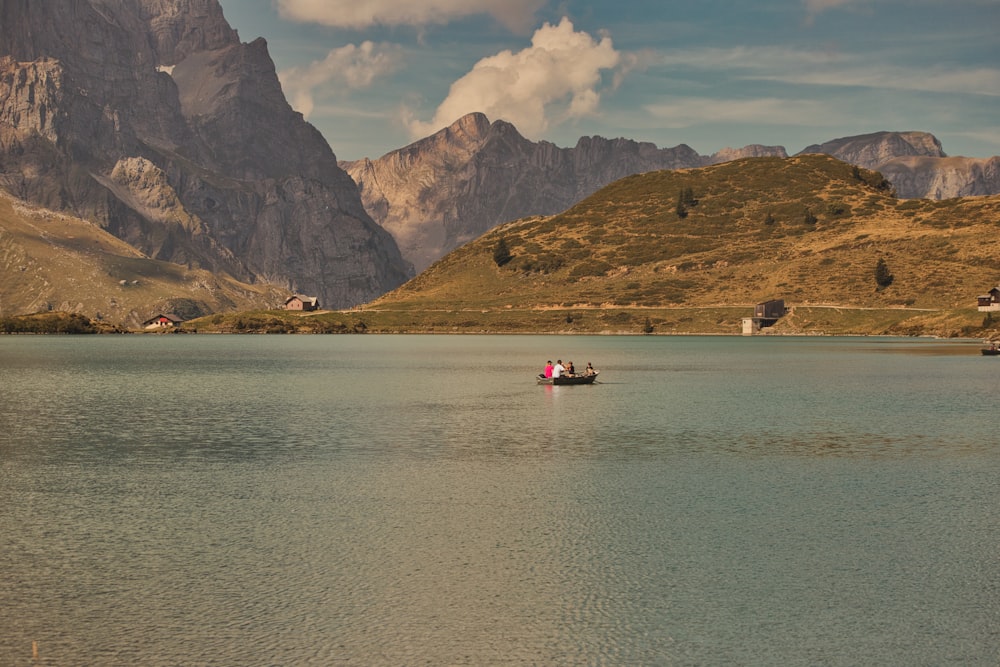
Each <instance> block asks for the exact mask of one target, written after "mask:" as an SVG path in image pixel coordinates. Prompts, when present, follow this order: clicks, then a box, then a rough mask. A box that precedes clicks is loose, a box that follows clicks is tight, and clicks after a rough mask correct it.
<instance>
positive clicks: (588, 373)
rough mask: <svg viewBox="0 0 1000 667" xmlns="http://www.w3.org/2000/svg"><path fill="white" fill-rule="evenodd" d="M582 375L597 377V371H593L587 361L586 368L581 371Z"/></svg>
mask: <svg viewBox="0 0 1000 667" xmlns="http://www.w3.org/2000/svg"><path fill="white" fill-rule="evenodd" d="M583 374H584V375H597V371H595V370H594V367H593V366H592V365H591V364H590V362H589V361H588V362H587V367H586V368H585V369H584V370H583Z"/></svg>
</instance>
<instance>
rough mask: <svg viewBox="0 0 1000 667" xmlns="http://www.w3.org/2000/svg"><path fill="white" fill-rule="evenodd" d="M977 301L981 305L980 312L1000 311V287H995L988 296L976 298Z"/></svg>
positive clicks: (983, 295)
mask: <svg viewBox="0 0 1000 667" xmlns="http://www.w3.org/2000/svg"><path fill="white" fill-rule="evenodd" d="M976 301H977V302H978V303H979V311H980V312H983V313H991V312H995V311H1000V287H994V288H993V289H991V290H990V291H989V292H987V293H986V294H982V295H980V296H978V297H976Z"/></svg>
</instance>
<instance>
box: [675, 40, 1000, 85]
mask: <svg viewBox="0 0 1000 667" xmlns="http://www.w3.org/2000/svg"><path fill="white" fill-rule="evenodd" d="M894 60H898V58H893V57H888V56H886V57H874V56H873V55H872V54H850V53H846V52H843V51H840V52H830V51H823V50H817V51H803V50H795V49H782V48H778V47H756V48H747V47H734V48H731V49H711V48H709V49H699V50H684V51H680V50H678V51H665V52H662V53H660V55H659V57H658V58H657V59H656V62H657V64H658V65H659V66H665V67H672V68H690V69H695V70H703V71H709V72H724V73H725V74H726V75H727V76H729V77H732V78H734V79H742V80H744V81H772V82H777V83H784V84H790V85H810V86H824V87H857V88H877V89H883V90H903V91H913V92H930V93H958V94H966V95H987V96H997V95H1000V68H989V67H967V68H962V67H960V66H952V67H945V66H938V67H905V66H900V65H895V64H892V62H893V61H894Z"/></svg>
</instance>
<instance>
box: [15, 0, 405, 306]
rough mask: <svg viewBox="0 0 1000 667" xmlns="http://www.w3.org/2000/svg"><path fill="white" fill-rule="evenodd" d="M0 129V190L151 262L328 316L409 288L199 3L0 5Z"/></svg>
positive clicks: (376, 231) (334, 176) (265, 76)
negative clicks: (303, 299) (310, 298)
mask: <svg viewBox="0 0 1000 667" xmlns="http://www.w3.org/2000/svg"><path fill="white" fill-rule="evenodd" d="M0 121H2V122H0V187H4V189H6V190H8V191H10V192H11V193H12V194H15V195H16V196H18V197H21V198H23V199H26V200H29V201H31V202H33V203H36V204H39V205H42V206H45V207H47V208H51V209H55V210H65V211H69V212H72V213H73V214H75V215H78V216H80V217H83V218H86V219H90V220H94V221H95V222H98V223H99V224H101V225H102V226H103V227H105V228H106V229H108V230H109V231H111V232H112V233H114V234H115V235H116V236H119V237H120V238H122V239H125V240H127V241H128V242H129V243H131V244H132V245H134V246H135V247H137V248H139V249H140V250H142V251H143V252H145V253H147V254H149V255H150V256H152V257H154V258H157V259H164V260H168V261H175V262H179V263H186V264H189V265H195V266H200V267H203V268H208V269H212V270H217V271H226V272H228V273H230V274H232V275H233V276H235V277H237V278H240V279H242V280H251V281H253V280H264V281H268V282H272V283H275V284H278V285H281V286H283V287H286V288H288V289H289V290H294V291H299V292H304V293H308V294H312V295H316V296H318V297H319V298H320V301H321V303H322V304H323V305H324V306H329V307H346V306H350V305H354V304H357V303H361V302H363V301H367V300H370V299H372V298H374V297H376V296H378V295H380V294H382V293H384V292H386V291H388V290H389V289H392V288H393V287H395V286H397V285H399V284H401V283H402V282H403V281H405V280H406V279H407V278H408V277H409V276H410V275H412V268H411V267H410V266H409V265H408V264H407V263H406V262H405V261H404V260H403V259H402V257H401V255H400V253H399V250H398V247H397V246H396V244H395V242H394V240H393V239H392V237H391V236H390V235H389V234H388V233H387V232H386V231H385V230H384V229H382V228H381V227H379V226H378V225H377V224H375V223H374V222H373V221H372V220H371V218H370V217H369V216H368V214H367V213H366V212H365V210H364V207H363V206H362V204H361V200H360V196H359V193H358V189H357V187H356V185H355V184H354V182H353V181H352V180H351V179H350V177H349V176H347V175H346V174H345V173H344V172H343V171H342V170H341V169H340V168H339V167H338V165H337V160H336V156H335V155H334V154H333V151H332V150H330V147H329V146H328V145H327V143H326V142H325V140H324V139H323V138H322V136H321V135H320V134H319V132H317V131H316V130H315V128H313V127H312V126H311V125H309V124H308V123H306V122H305V121H304V120H303V118H302V116H301V115H300V114H298V113H296V112H295V111H294V110H292V108H291V107H290V106H289V105H288V103H287V102H286V100H285V98H284V96H283V94H282V92H281V87H280V84H279V83H278V79H277V75H276V73H275V71H274V64H273V62H272V61H271V59H270V56H269V55H268V52H267V45H266V43H265V42H264V40H263V39H258V40H256V41H254V42H252V43H250V44H243V43H241V42H240V41H239V38H238V36H237V34H236V31H234V30H232V28H230V27H229V25H228V24H227V23H226V21H225V19H224V17H223V15H222V9H221V7H220V6H219V4H218V2H217V0H139V1H138V2H136V1H135V0H89V1H82V0H80V1H77V0H51V1H47V2H36V1H34V0H0ZM136 169H140V170H141V171H142V173H143V174H144V175H142V176H139V175H137V174H135V173H133V172H134V171H135V170H136ZM137 178H138V179H139V180H136V179H137ZM137 183H142V187H148V188H150V190H151V193H147V194H146V195H142V194H140V192H139V190H137V189H136V186H137ZM142 187H140V188H139V189H140V190H141V189H142ZM168 192H169V193H170V194H167V193H168ZM168 203H169V205H167V204H168ZM165 239H169V241H168V242H165Z"/></svg>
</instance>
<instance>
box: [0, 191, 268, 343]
mask: <svg viewBox="0 0 1000 667" xmlns="http://www.w3.org/2000/svg"><path fill="white" fill-rule="evenodd" d="M284 298H285V292H284V291H282V290H279V289H277V288H274V287H271V286H266V285H260V286H257V285H246V284H243V283H240V282H238V281H236V280H233V279H232V278H230V277H228V276H220V275H218V274H212V273H209V272H207V271H201V270H197V269H188V268H186V267H183V266H180V265H177V264H171V263H168V262H160V261H156V260H152V259H149V258H148V257H145V256H143V255H142V254H141V253H139V252H138V251H136V250H135V249H134V248H132V247H131V246H129V245H128V244H126V243H125V242H123V241H121V240H119V239H117V238H115V237H114V236H112V235H110V234H108V233H106V232H105V231H103V230H102V229H101V228H100V227H98V226H97V225H94V224H92V223H89V222H87V221H84V220H80V219H78V218H73V217H70V216H67V215H62V214H60V213H54V212H51V211H45V210H39V209H32V208H29V207H26V206H25V205H24V204H22V203H21V202H19V201H17V200H15V199H12V198H9V197H7V196H5V195H2V194H0V317H10V316H13V315H20V314H25V313H35V312H48V311H65V312H75V313H81V314H83V315H86V316H87V317H90V318H94V319H95V320H100V321H103V322H107V323H111V324H121V325H126V326H130V327H136V326H138V325H139V324H141V322H142V321H143V320H145V319H147V318H149V317H151V316H153V315H155V314H157V313H158V312H167V313H176V314H178V315H180V316H182V317H195V316H198V315H202V314H205V313H210V312H215V311H219V310H241V309H251V308H261V307H273V306H274V305H276V304H280V303H283V302H284Z"/></svg>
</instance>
